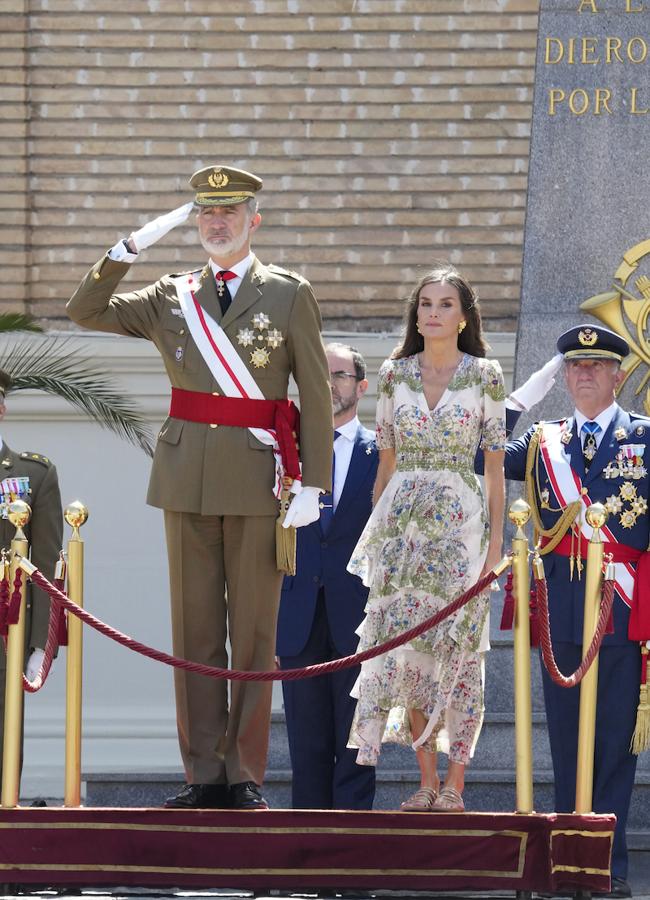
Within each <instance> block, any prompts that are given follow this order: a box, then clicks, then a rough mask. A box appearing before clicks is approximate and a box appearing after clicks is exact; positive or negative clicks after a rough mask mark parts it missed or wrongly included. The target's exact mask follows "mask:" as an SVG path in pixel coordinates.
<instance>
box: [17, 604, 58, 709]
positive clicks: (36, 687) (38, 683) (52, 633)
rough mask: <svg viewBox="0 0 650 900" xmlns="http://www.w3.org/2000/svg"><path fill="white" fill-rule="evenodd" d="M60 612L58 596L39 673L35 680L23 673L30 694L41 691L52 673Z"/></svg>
mask: <svg viewBox="0 0 650 900" xmlns="http://www.w3.org/2000/svg"><path fill="white" fill-rule="evenodd" d="M60 612H63V610H62V608H61V604H60V603H59V601H58V600H57V599H56V598H54V599H53V601H52V603H51V605H50V621H49V624H48V626H47V640H46V641H45V649H44V654H43V661H42V662H41V668H40V669H39V671H38V674H37V676H36V678H35V679H34V680H33V681H30V680H29V679H28V678H27V677H26V676H25V675H23V690H25V691H26V692H27V693H28V694H35V693H36V692H37V691H40V689H41V688H42V687H43V685H44V684H45V682H46V681H47V676H48V675H49V674H50V669H51V668H52V660H53V659H54V654H55V653H56V650H57V647H58V645H59V613H60Z"/></svg>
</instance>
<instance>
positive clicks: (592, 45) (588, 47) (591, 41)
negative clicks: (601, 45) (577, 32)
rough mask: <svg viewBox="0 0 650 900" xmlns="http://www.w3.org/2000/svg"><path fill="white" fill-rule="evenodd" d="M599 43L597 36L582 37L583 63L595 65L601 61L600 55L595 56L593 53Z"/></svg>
mask: <svg viewBox="0 0 650 900" xmlns="http://www.w3.org/2000/svg"><path fill="white" fill-rule="evenodd" d="M597 43H598V39H597V38H592V37H584V38H583V39H582V59H581V60H580V62H581V63H582V64H583V65H587V64H588V63H590V64H591V65H595V64H596V63H598V62H600V57H598V56H597V57H596V58H595V59H594V58H593V54H594V53H595V52H596V44H597Z"/></svg>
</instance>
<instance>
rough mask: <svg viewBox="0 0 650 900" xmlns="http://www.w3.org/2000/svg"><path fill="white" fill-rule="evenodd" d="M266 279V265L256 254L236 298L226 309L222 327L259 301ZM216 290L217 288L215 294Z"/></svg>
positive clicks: (225, 326)
mask: <svg viewBox="0 0 650 900" xmlns="http://www.w3.org/2000/svg"><path fill="white" fill-rule="evenodd" d="M264 281H265V278H264V266H263V265H262V263H261V262H260V261H259V259H258V258H257V257H256V256H254V257H253V262H252V263H251V266H250V268H249V270H248V272H246V274H245V275H244V278H243V280H242V283H241V284H240V285H239V290H238V291H237V293H236V295H235V299H234V300H233V301H232V303H231V304H230V307H229V308H228V309H227V310H226V314H225V316H224V317H223V321H222V322H221V327H222V328H227V327H228V326H229V325H230V324H231V323H232V322H234V321H235V320H236V319H238V318H239V317H240V316H243V315H244V314H245V313H246V312H247V310H249V309H250V308H251V306H253V304H255V303H257V301H258V300H259V299H260V297H261V296H262V291H263V287H264ZM216 292H217V291H216V288H215V295H216Z"/></svg>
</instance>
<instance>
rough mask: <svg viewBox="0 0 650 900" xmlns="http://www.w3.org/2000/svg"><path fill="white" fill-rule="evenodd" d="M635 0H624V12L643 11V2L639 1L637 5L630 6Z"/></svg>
mask: <svg viewBox="0 0 650 900" xmlns="http://www.w3.org/2000/svg"><path fill="white" fill-rule="evenodd" d="M634 2H635V0H625V12H626V13H628V12H631V13H634V12H643V3H639V5H638V6H632V4H633V3H634Z"/></svg>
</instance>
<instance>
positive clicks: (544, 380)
mask: <svg viewBox="0 0 650 900" xmlns="http://www.w3.org/2000/svg"><path fill="white" fill-rule="evenodd" d="M563 362H564V357H563V356H562V354H561V353H556V354H555V356H554V357H553V359H550V360H549V361H548V362H547V363H546V364H545V365H543V366H542V368H541V369H538V371H537V372H533V374H532V375H531V376H530V378H529V379H528V381H525V382H524V383H523V384H522V386H521V387H519V388H517V390H516V391H513V392H512V393H511V394H510V395H509V396H508V397H507V398H506V406H507V407H508V409H520V410H521V409H525V410H529V409H531V407H533V406H535V404H536V403H539V401H540V400H543V399H544V397H545V396H546V395H547V394H548V392H549V391H550V389H551V388H552V387H553V385H554V384H555V376H556V375H557V373H558V371H559V369H560V366H561V365H562V363H563Z"/></svg>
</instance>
